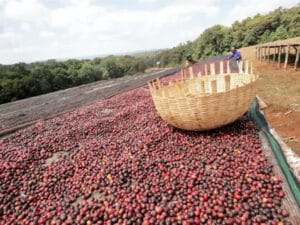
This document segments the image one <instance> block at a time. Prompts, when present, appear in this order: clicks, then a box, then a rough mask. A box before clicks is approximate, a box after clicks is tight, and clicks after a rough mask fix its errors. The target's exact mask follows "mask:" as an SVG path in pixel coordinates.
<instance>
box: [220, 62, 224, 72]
mask: <svg viewBox="0 0 300 225" xmlns="http://www.w3.org/2000/svg"><path fill="white" fill-rule="evenodd" d="M223 66H224V64H223V61H221V62H220V75H222V74H224V67H223Z"/></svg>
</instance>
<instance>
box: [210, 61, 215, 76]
mask: <svg viewBox="0 0 300 225" xmlns="http://www.w3.org/2000/svg"><path fill="white" fill-rule="evenodd" d="M210 74H211V75H216V69H215V64H214V63H211V64H210Z"/></svg>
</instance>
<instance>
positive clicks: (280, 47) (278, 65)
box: [277, 45, 282, 68]
mask: <svg viewBox="0 0 300 225" xmlns="http://www.w3.org/2000/svg"><path fill="white" fill-rule="evenodd" d="M281 51H282V46H281V45H280V46H279V50H278V64H277V67H278V68H280V61H281Z"/></svg>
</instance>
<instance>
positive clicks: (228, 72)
mask: <svg viewBox="0 0 300 225" xmlns="http://www.w3.org/2000/svg"><path fill="white" fill-rule="evenodd" d="M226 73H227V74H230V73H231V70H230V64H229V60H228V61H227V70H226Z"/></svg>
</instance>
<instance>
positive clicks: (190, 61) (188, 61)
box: [185, 54, 196, 66]
mask: <svg viewBox="0 0 300 225" xmlns="http://www.w3.org/2000/svg"><path fill="white" fill-rule="evenodd" d="M195 63H196V61H195V60H193V58H192V55H191V54H188V55H187V56H186V59H185V66H191V65H193V64H195Z"/></svg>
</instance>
